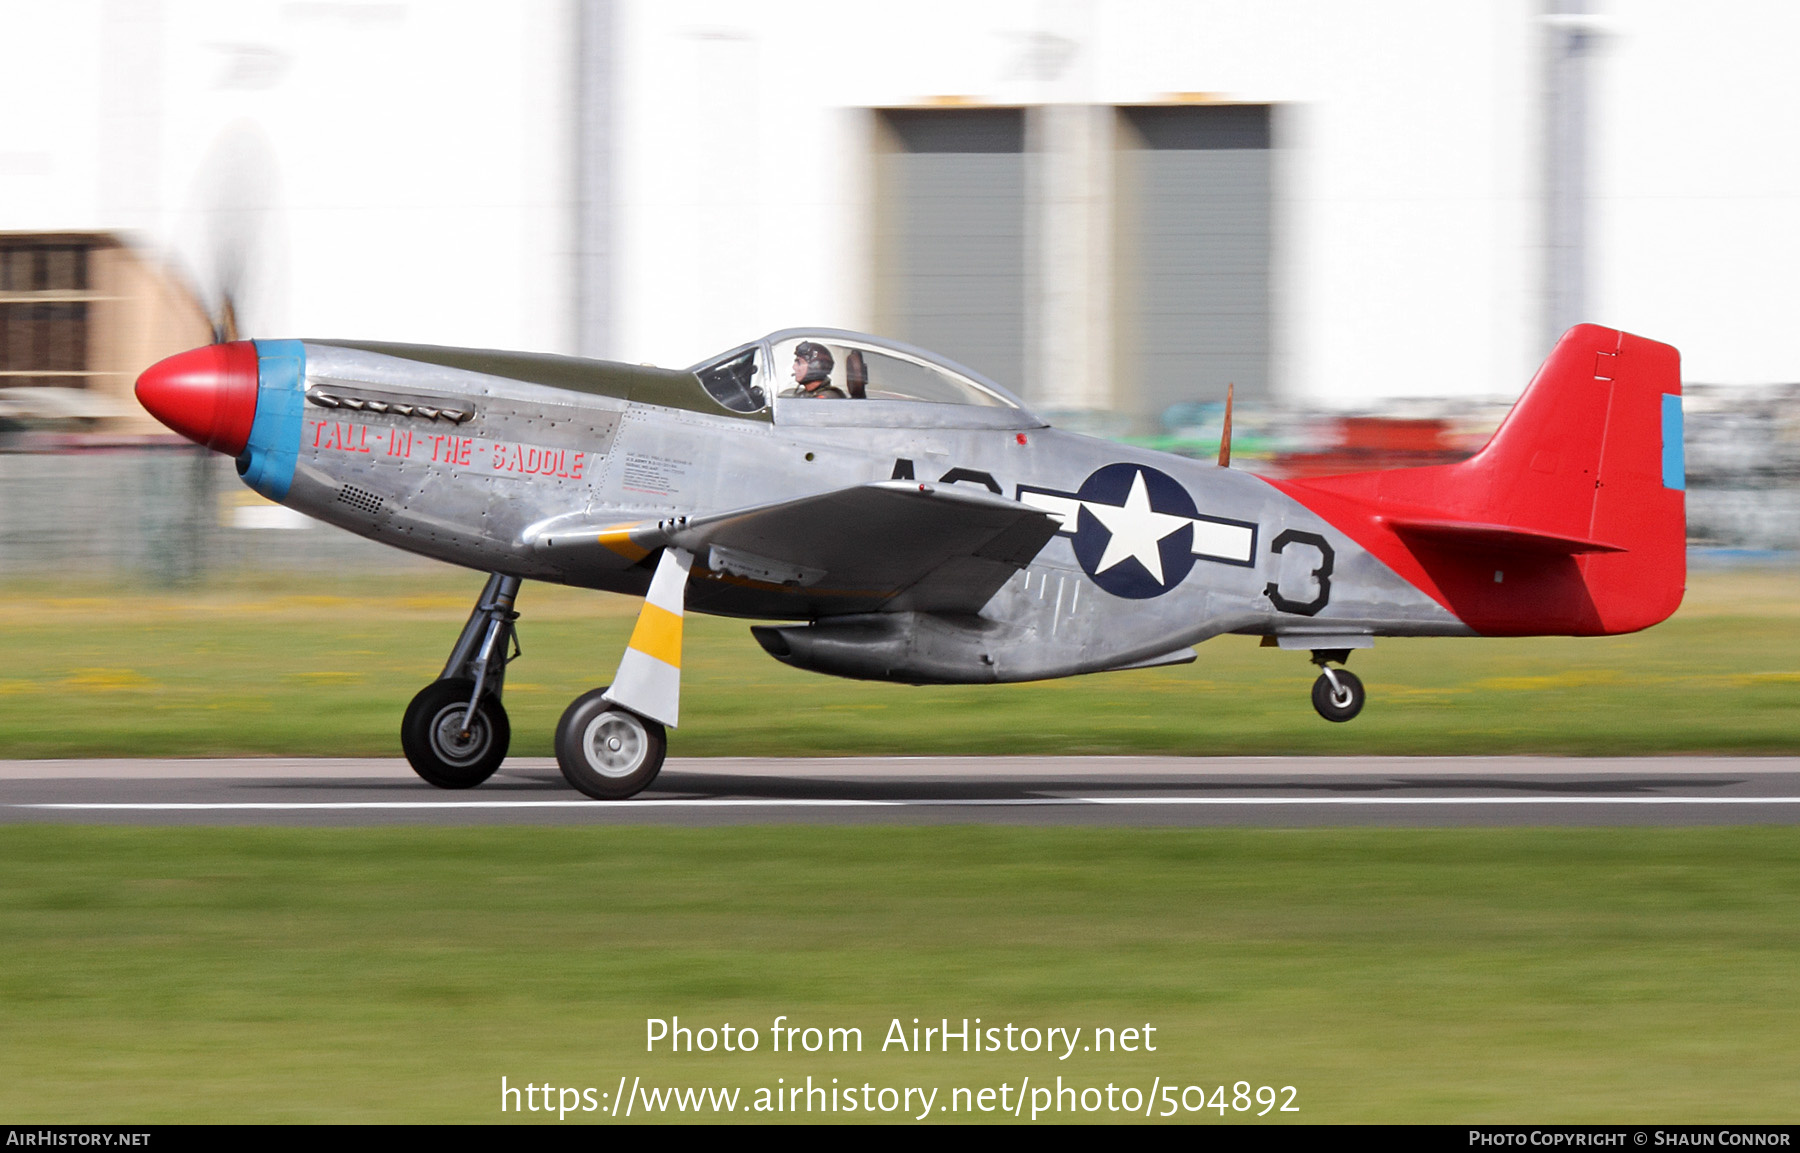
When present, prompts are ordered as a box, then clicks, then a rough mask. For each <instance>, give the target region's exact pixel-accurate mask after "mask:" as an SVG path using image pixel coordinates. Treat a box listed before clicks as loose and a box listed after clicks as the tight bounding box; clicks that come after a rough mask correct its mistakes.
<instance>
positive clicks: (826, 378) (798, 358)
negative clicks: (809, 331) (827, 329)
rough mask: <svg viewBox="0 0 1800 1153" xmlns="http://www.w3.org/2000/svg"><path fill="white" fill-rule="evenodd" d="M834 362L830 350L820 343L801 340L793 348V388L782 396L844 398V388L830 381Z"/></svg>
mask: <svg viewBox="0 0 1800 1153" xmlns="http://www.w3.org/2000/svg"><path fill="white" fill-rule="evenodd" d="M835 365H836V362H835V361H833V360H832V359H831V350H830V349H828V348H826V347H825V346H824V345H822V344H817V343H815V342H813V341H810V340H803V341H801V342H800V344H799V345H798V346H797V347H796V348H795V349H794V383H795V384H796V385H797V387H795V388H790V389H788V390H787V391H786V392H783V393H782V394H781V395H783V396H810V397H813V398H815V399H817V400H845V399H847V397H846V395H845V393H844V390H843V389H841V388H838V387H837V386H836V385H834V384H832V383H831V370H832V368H833V367H835Z"/></svg>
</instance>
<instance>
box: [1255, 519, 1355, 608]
mask: <svg viewBox="0 0 1800 1153" xmlns="http://www.w3.org/2000/svg"><path fill="white" fill-rule="evenodd" d="M1291 544H1307V545H1311V546H1312V547H1314V548H1316V549H1318V550H1319V567H1318V568H1316V569H1314V570H1312V575H1313V580H1315V581H1318V582H1319V595H1318V596H1316V597H1314V598H1313V599H1311V600H1309V601H1306V602H1305V603H1301V602H1298V601H1291V600H1289V599H1287V598H1286V597H1284V596H1282V595H1281V588H1280V586H1279V585H1277V584H1276V582H1274V581H1270V582H1269V583H1268V585H1267V586H1266V587H1265V588H1264V589H1263V593H1264V595H1266V596H1267V597H1268V598H1269V601H1270V603H1272V604H1273V605H1274V606H1275V607H1276V608H1278V609H1280V610H1281V611H1282V612H1284V613H1297V614H1299V615H1300V616H1303V617H1310V616H1313V615H1315V614H1316V613H1317V612H1318V611H1319V610H1320V609H1322V608H1324V607H1325V606H1326V605H1327V604H1329V603H1330V601H1331V564H1332V562H1333V561H1334V560H1336V559H1337V554H1336V553H1334V552H1332V551H1331V546H1330V545H1329V544H1326V543H1325V538H1324V537H1322V536H1320V535H1319V534H1318V533H1316V532H1301V531H1300V530H1299V529H1293V528H1290V529H1288V530H1287V531H1286V532H1283V533H1282V534H1281V535H1280V536H1278V537H1276V538H1275V539H1274V540H1273V541H1272V542H1270V544H1269V551H1270V552H1271V553H1279V552H1280V551H1281V550H1282V549H1284V548H1286V547H1287V546H1289V545H1291Z"/></svg>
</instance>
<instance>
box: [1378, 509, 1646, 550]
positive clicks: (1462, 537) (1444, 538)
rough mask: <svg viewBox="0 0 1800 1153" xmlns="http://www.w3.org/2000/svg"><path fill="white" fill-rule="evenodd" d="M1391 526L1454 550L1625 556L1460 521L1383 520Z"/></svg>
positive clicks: (1554, 536) (1574, 539) (1587, 543)
mask: <svg viewBox="0 0 1800 1153" xmlns="http://www.w3.org/2000/svg"><path fill="white" fill-rule="evenodd" d="M1382 520H1383V521H1384V522H1386V524H1387V526H1388V527H1389V528H1391V529H1393V530H1394V531H1395V532H1397V533H1399V534H1400V535H1401V536H1403V537H1409V538H1413V539H1417V540H1425V541H1430V542H1432V543H1433V544H1439V545H1445V546H1447V547H1450V548H1469V549H1486V550H1493V551H1496V552H1523V553H1539V554H1543V555H1546V556H1574V555H1576V554H1578V553H1584V552H1624V551H1625V550H1624V549H1623V548H1622V547H1620V546H1619V545H1616V544H1607V543H1606V542H1605V541H1599V540H1588V539H1587V538H1585V537H1578V536H1563V535H1562V534H1560V533H1553V532H1540V531H1538V530H1536V529H1529V528H1518V527H1516V526H1513V525H1503V524H1470V523H1468V522H1467V521H1458V520H1418V519H1413V518H1404V517H1391V516H1390V517H1383V518H1382Z"/></svg>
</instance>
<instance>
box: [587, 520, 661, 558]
mask: <svg viewBox="0 0 1800 1153" xmlns="http://www.w3.org/2000/svg"><path fill="white" fill-rule="evenodd" d="M641 523H643V522H641V521H635V522H633V523H631V524H616V525H613V526H612V527H611V528H607V529H602V530H600V535H599V536H597V537H595V538H594V539H596V540H598V541H599V542H600V543H601V544H602V545H604V546H606V547H607V548H609V549H611V550H612V551H614V552H616V553H618V554H619V555H620V556H622V557H624V558H625V559H626V560H628V561H640V560H643V559H644V558H645V557H647V556H649V555H650V550H649V549H647V548H644V547H643V546H641V545H639V544H638V543H637V542H636V541H634V540H632V539H631V530H632V529H634V528H636V527H638V525H639V524H641Z"/></svg>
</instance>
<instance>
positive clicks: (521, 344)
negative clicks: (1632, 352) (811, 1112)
mask: <svg viewBox="0 0 1800 1153" xmlns="http://www.w3.org/2000/svg"><path fill="white" fill-rule="evenodd" d="M1796 42H1800V7H1796V6H1794V5H1791V4H1787V3H1782V2H1780V0H1720V2H1718V3H1713V4H1708V5H1705V6H1701V5H1695V4H1692V3H1681V2H1676V0H1458V2H1456V3H1443V2H1442V0H1416V2H1383V3H1374V2H1366V3H1364V2H1354V0H1269V2H1258V3H1246V2H1243V0H1238V2H1235V3H1227V2H1212V0H1108V2H1105V3H1101V2H1099V0H1042V2H1028V0H1017V2H1002V0H959V2H956V3H950V2H939V0H910V2H909V3H907V4H905V5H889V4H842V3H824V2H818V0H763V2H743V0H737V2H731V3H725V2H722V0H656V2H651V0H520V2H516V3H511V4H506V5H497V4H492V3H474V2H470V3H455V2H449V0H433V2H431V3H426V2H423V0H414V2H406V0H229V2H222V0H62V2H59V3H57V4H54V5H50V4H43V3H37V2H26V0H0V45H5V46H6V48H7V49H8V51H7V53H6V56H7V65H6V67H5V68H4V69H0V101H3V102H4V104H3V106H4V107H5V108H6V109H7V113H6V115H5V117H4V118H0V575H5V574H17V573H44V572H49V573H57V572H69V571H81V572H86V573H93V574H105V573H119V574H133V575H141V576H144V577H146V578H147V579H149V580H151V581H153V582H155V583H164V584H183V583H188V582H191V581H194V580H197V579H200V578H202V577H204V576H206V575H207V574H209V573H212V572H216V571H222V570H240V569H245V568H249V569H258V568H261V569H268V570H271V571H274V570H282V571H285V570H290V569H294V568H300V569H323V568H332V569H338V570H344V569H362V568H368V569H377V570H379V569H384V568H392V567H396V566H407V565H412V564H418V563H420V562H415V561H410V560H409V559H408V558H406V557H404V556H402V555H400V554H398V553H395V552H392V551H390V550H387V549H384V548H381V547H380V546H376V545H372V544H368V543H367V542H363V541H360V540H356V539H353V538H350V537H348V536H347V535H346V534H342V533H338V532H335V531H333V530H330V529H327V528H324V527H322V526H314V525H312V524H311V522H308V521H306V520H305V519H304V518H301V517H299V516H297V515H295V514H290V513H289V512H287V510H284V509H280V508H278V507H276V506H273V505H268V504H266V503H264V502H262V501H261V500H260V498H257V497H256V496H255V495H254V494H252V493H250V492H249V491H248V490H246V489H244V488H243V487H242V486H241V485H240V484H239V483H238V482H237V481H236V478H235V477H234V476H233V475H232V474H231V472H230V468H231V465H230V462H229V461H225V460H223V459H222V458H216V457H209V456H208V455H207V454H204V453H201V452H199V451H198V450H195V449H193V448H192V446H188V445H186V444H185V442H178V441H177V440H176V439H175V438H173V437H172V436H170V435H169V434H166V433H165V432H164V431H163V430H162V429H161V426H159V425H157V424H156V423H155V422H154V421H152V420H150V418H149V417H148V416H146V415H145V414H144V413H143V412H142V410H141V409H139V408H138V407H137V405H136V403H135V401H134V400H133V399H132V395H131V386H132V383H133V381H134V380H135V377H136V375H137V373H138V372H139V371H141V370H142V369H143V368H144V367H146V366H147V365H149V364H150V363H152V362H154V361H155V360H157V359H159V358H161V357H162V356H165V355H168V354H170V353H172V352H176V351H179V350H181V349H184V348H187V347H191V346H193V345H196V344H201V343H204V342H206V341H207V340H209V339H211V338H212V334H213V330H214V325H215V324H216V323H217V321H218V318H219V316H220V315H221V312H222V310H223V307H224V305H225V302H227V301H229V302H230V304H231V307H232V309H233V311H234V312H235V314H236V322H237V326H238V329H239V330H240V331H241V333H242V334H244V335H247V336H257V337H295V336H297V337H305V336H318V337H340V338H350V337H360V338H365V339H378V340H391V341H410V342H424V343H437V344H450V345H462V346H476V347H504V348H518V349H530V350H537V351H546V352H558V353H572V354H579V355H584V356H596V357H604V358H609V359H619V360H625V361H633V362H638V361H648V362H654V363H661V364H666V365H685V364H688V363H692V362H694V361H697V360H699V359H701V358H703V357H705V356H707V355H708V354H710V353H713V352H715V351H718V350H721V349H723V348H726V347H729V346H731V345H733V344H736V343H740V342H742V341H745V340H748V339H751V338H753V337H755V336H757V335H760V334H761V333H763V332H765V331H768V330H771V329H775V328H780V327H787V326H794V325H832V326H839V327H845V328H852V329H862V330H868V331H873V332H877V333H881V334H884V335H887V336H892V337H898V338H900V339H903V340H907V341H910V342H913V343H916V344H920V345H923V346H926V347H928V348H932V349H935V350H937V351H939V352H941V353H943V354H945V355H947V356H950V357H951V358H953V359H956V360H959V361H962V362H965V363H967V364H969V365H971V366H973V367H975V368H977V369H979V370H981V371H982V372H984V373H986V374H988V375H990V376H992V377H993V378H994V379H996V380H998V381H1000V382H1001V383H1003V384H1006V385H1008V386H1009V387H1011V388H1013V389H1015V390H1017V391H1018V392H1020V393H1021V394H1023V395H1024V396H1025V398H1026V399H1027V401H1028V402H1029V403H1031V404H1032V405H1033V406H1034V407H1035V408H1036V409H1038V410H1039V411H1040V412H1041V413H1042V414H1043V415H1045V416H1047V417H1048V418H1050V419H1051V420H1052V421H1053V422H1055V423H1057V424H1059V425H1062V426H1065V427H1071V428H1075V429H1079V430H1084V431H1089V432H1094V433H1097V434H1099V435H1104V436H1110V437H1115V438H1119V439H1124V440H1130V441H1133V442H1135V443H1140V444H1147V445H1152V446H1155V447H1159V448H1166V449H1172V450H1174V451H1182V452H1189V453H1193V454H1195V455H1202V456H1209V455H1211V454H1213V453H1214V452H1216V448H1217V440H1218V430H1219V423H1220V416H1221V402H1222V401H1223V399H1224V396H1225V392H1226V389H1227V387H1228V386H1234V387H1235V395H1236V434H1235V437H1234V457H1235V461H1236V464H1237V466H1238V467H1244V468H1250V469H1253V470H1256V471H1259V472H1264V473H1269V474H1287V475H1296V474H1304V473H1323V472H1331V471H1343V470H1347V469H1360V468H1367V467H1385V466H1393V465H1403V464H1424V463H1436V462H1441V461H1449V460H1455V459H1459V458H1461V457H1463V456H1466V455H1467V454H1468V453H1470V452H1472V451H1474V449H1476V448H1477V447H1479V446H1480V444H1481V443H1482V442H1483V441H1484V440H1485V438H1486V436H1487V435H1488V434H1489V433H1490V432H1491V431H1492V429H1493V427H1494V426H1495V424H1496V423H1497V422H1498V420H1499V418H1500V417H1501V416H1502V415H1503V414H1504V412H1505V409H1506V407H1507V406H1508V405H1509V404H1510V403H1511V401H1512V400H1513V399H1514V398H1515V397H1516V396H1517V395H1518V393H1519V391H1520V390H1521V389H1522V388H1523V386H1524V384H1525V383H1526V381H1527V380H1528V379H1529V377H1530V375H1531V373H1532V371H1533V370H1534V368H1535V367H1536V365H1537V363H1538V362H1539V361H1540V360H1541V359H1542V358H1543V356H1544V355H1545V354H1546V353H1547V352H1548V350H1549V348H1550V346H1551V344H1552V343H1553V342H1554V340H1555V337H1556V335H1557V334H1559V333H1560V332H1561V331H1563V330H1564V329H1565V328H1567V327H1568V326H1569V325H1571V324H1574V323H1577V322H1579V321H1584V320H1589V321H1594V322H1597V323H1602V324H1607V325H1612V326H1616V327H1620V328H1625V329H1628V330H1631V331H1634V332H1639V333H1642V334H1644V335H1646V336H1650V337H1653V338H1655V339H1659V340H1663V341H1667V342H1669V343H1671V344H1674V345H1675V346H1677V347H1678V348H1679V349H1680V350H1681V352H1682V355H1683V368H1684V376H1685V378H1686V381H1687V400H1686V409H1687V435H1688V462H1689V483H1690V490H1689V516H1690V532H1691V535H1692V539H1693V543H1694V544H1695V546H1696V547H1697V548H1701V549H1706V550H1710V551H1709V552H1708V553H1707V554H1706V555H1711V556H1724V557H1731V556H1748V557H1751V558H1755V559H1762V560H1775V561H1781V562H1786V561H1791V559H1792V557H1793V555H1794V554H1795V551H1796V550H1800V385H1797V384H1796V383H1795V382H1797V381H1800V343H1797V342H1795V341H1794V340H1792V339H1789V338H1788V332H1789V326H1790V323H1791V318H1792V317H1794V316H1795V315H1796V314H1800V278H1797V277H1796V276H1795V275H1794V274H1793V271H1792V270H1793V269H1794V268H1796V267H1800V150H1795V149H1793V148H1792V147H1791V146H1790V145H1789V144H1788V143H1784V142H1786V141H1790V140H1791V139H1792V134H1793V132H1794V130H1795V127H1796V125H1797V124H1800V71H1797V70H1795V69H1794V68H1793V67H1792V64H1791V60H1790V56H1791V46H1792V45H1793V44H1794V43H1796Z"/></svg>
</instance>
